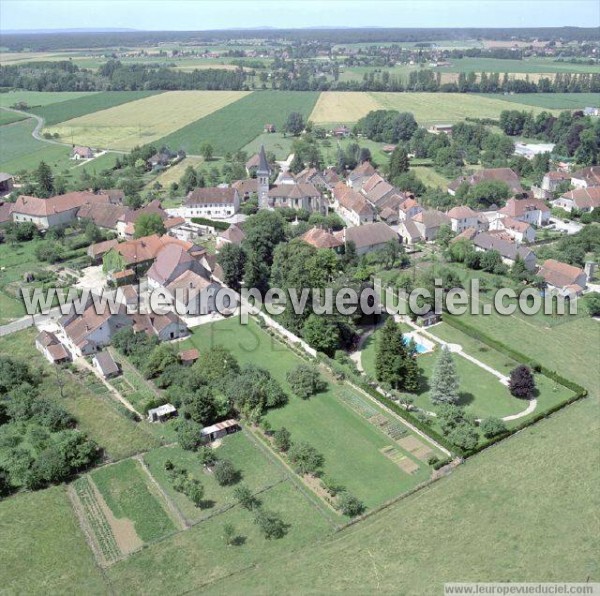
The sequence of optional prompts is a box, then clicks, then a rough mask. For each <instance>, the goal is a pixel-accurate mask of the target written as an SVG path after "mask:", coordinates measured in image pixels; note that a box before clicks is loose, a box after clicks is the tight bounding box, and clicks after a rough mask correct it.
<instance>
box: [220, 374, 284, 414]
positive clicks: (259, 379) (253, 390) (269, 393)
mask: <svg viewBox="0 0 600 596" xmlns="http://www.w3.org/2000/svg"><path fill="white" fill-rule="evenodd" d="M224 391H225V395H226V396H227V398H228V399H229V401H230V403H231V404H233V405H234V406H235V408H236V409H237V410H238V411H239V412H241V413H242V414H244V415H245V416H248V417H249V418H251V419H258V418H260V416H261V415H262V413H263V412H264V411H265V409H267V408H274V407H277V406H281V405H283V404H285V403H286V402H287V399H288V398H287V395H286V394H285V392H284V391H283V389H282V388H281V385H280V384H279V383H278V382H277V381H276V380H275V379H274V378H273V377H272V376H271V374H270V373H269V371H268V370H265V369H264V368H260V367H258V366H256V365H254V364H245V365H244V366H243V367H242V368H241V370H240V374H239V376H237V377H233V376H232V377H230V378H229V380H228V383H227V385H226V387H225V390H224Z"/></svg>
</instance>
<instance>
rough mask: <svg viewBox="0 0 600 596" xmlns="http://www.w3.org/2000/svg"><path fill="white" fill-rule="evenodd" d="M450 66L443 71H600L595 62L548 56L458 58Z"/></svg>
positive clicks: (440, 68)
mask: <svg viewBox="0 0 600 596" xmlns="http://www.w3.org/2000/svg"><path fill="white" fill-rule="evenodd" d="M450 62H451V65H450V66H440V67H439V68H436V70H440V71H442V72H465V73H467V72H499V73H505V72H508V73H511V72H513V73H557V72H600V67H598V65H594V64H569V63H568V62H556V61H555V60H554V59H551V58H550V59H548V58H537V57H536V58H527V59H524V60H502V59H498V58H456V59H451V60H450Z"/></svg>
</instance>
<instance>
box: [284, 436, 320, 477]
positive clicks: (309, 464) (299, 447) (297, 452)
mask: <svg viewBox="0 0 600 596" xmlns="http://www.w3.org/2000/svg"><path fill="white" fill-rule="evenodd" d="M288 457H289V459H290V462H291V463H292V465H293V466H294V469H295V470H296V472H297V473H298V474H312V475H313V476H317V475H318V474H319V471H320V469H321V467H322V466H323V462H324V458H323V456H322V455H321V454H320V453H319V452H318V451H317V450H316V449H315V448H314V447H313V446H312V445H309V444H308V443H305V442H301V443H296V444H294V445H292V446H291V447H290V450H289V452H288Z"/></svg>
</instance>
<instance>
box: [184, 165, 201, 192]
mask: <svg viewBox="0 0 600 596" xmlns="http://www.w3.org/2000/svg"><path fill="white" fill-rule="evenodd" d="M179 186H180V187H181V188H182V189H183V192H184V193H185V194H187V193H189V192H191V191H192V190H194V189H195V188H198V187H199V186H204V184H200V177H199V176H198V174H197V173H196V170H194V168H193V167H192V166H188V167H187V168H186V169H185V172H184V173H183V176H182V177H181V180H180V181H179Z"/></svg>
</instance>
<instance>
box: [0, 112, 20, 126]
mask: <svg viewBox="0 0 600 596" xmlns="http://www.w3.org/2000/svg"><path fill="white" fill-rule="evenodd" d="M25 118H27V116H26V115H24V114H17V113H15V112H7V111H5V110H0V126H4V125H5V124H12V123H13V122H19V121H20V120H25Z"/></svg>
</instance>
